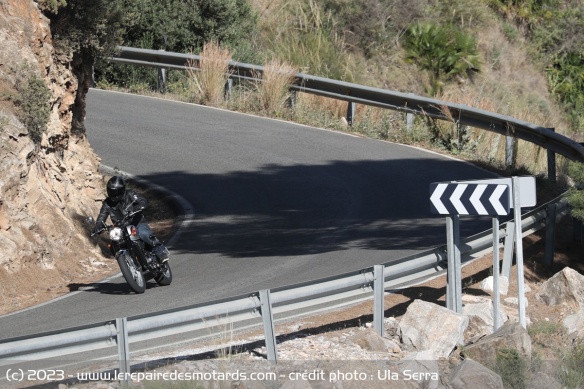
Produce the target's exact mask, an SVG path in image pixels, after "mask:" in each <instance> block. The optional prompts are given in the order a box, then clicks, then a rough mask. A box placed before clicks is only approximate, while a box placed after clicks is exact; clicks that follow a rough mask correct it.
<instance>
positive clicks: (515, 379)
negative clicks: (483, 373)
mask: <svg viewBox="0 0 584 389" xmlns="http://www.w3.org/2000/svg"><path fill="white" fill-rule="evenodd" d="M494 371H495V372H496V373H497V374H499V375H500V376H501V378H502V379H503V382H504V383H505V387H507V388H511V389H526V388H527V386H526V376H527V374H526V373H527V362H526V360H525V359H524V358H523V357H522V356H521V354H519V352H518V351H517V350H513V349H501V350H499V351H498V352H497V360H496V363H495V369H494Z"/></svg>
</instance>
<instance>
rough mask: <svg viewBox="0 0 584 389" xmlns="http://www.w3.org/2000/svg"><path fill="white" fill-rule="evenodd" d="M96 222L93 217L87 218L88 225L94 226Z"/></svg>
mask: <svg viewBox="0 0 584 389" xmlns="http://www.w3.org/2000/svg"><path fill="white" fill-rule="evenodd" d="M94 222H95V221H94V220H93V218H92V217H91V216H89V217H88V218H87V224H93V223H94Z"/></svg>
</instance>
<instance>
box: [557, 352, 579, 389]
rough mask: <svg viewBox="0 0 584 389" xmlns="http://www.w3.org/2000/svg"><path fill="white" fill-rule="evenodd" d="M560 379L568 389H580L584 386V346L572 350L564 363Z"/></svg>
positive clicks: (559, 372)
mask: <svg viewBox="0 0 584 389" xmlns="http://www.w3.org/2000/svg"><path fill="white" fill-rule="evenodd" d="M558 379H559V380H560V382H561V384H562V385H564V387H565V388H567V389H579V388H582V385H583V384H584V345H579V346H575V347H574V348H572V349H571V350H570V351H569V352H568V353H567V355H566V356H565V357H564V359H563V361H562V366H561V367H560V369H559V371H558Z"/></svg>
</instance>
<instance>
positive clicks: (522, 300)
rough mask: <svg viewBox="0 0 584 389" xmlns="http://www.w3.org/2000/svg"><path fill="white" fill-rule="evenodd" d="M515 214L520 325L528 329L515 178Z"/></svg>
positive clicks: (519, 206)
mask: <svg viewBox="0 0 584 389" xmlns="http://www.w3.org/2000/svg"><path fill="white" fill-rule="evenodd" d="M512 182H513V214H514V218H515V250H516V252H515V258H516V259H517V299H518V300H519V301H518V302H519V323H520V324H521V326H522V327H523V328H527V320H526V318H525V287H524V286H525V285H524V279H523V277H524V271H523V236H522V235H523V231H522V230H523V228H522V226H521V200H520V198H521V197H520V193H519V177H513V180H512Z"/></svg>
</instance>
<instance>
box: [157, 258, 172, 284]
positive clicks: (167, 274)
mask: <svg viewBox="0 0 584 389" xmlns="http://www.w3.org/2000/svg"><path fill="white" fill-rule="evenodd" d="M161 268H162V271H161V272H160V274H158V275H157V276H156V278H155V279H154V280H155V281H156V283H157V284H158V285H160V286H167V285H170V283H171V282H172V270H170V265H169V264H168V262H165V263H163V264H162V266H161Z"/></svg>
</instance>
